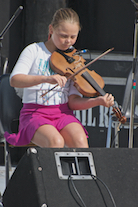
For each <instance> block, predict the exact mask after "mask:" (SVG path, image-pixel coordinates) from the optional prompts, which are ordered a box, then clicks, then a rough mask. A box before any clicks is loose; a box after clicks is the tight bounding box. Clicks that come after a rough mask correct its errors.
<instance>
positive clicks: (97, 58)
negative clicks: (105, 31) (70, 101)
mask: <svg viewBox="0 0 138 207" xmlns="http://www.w3.org/2000/svg"><path fill="white" fill-rule="evenodd" d="M112 50H114V48H110V49H108V50H106V51H105V52H104V53H102V54H101V55H99V56H98V57H96V58H95V59H93V60H92V61H90V62H89V63H87V64H86V65H85V66H84V67H82V68H81V69H80V70H78V71H77V72H75V73H73V74H72V75H70V76H69V77H68V78H67V80H68V79H71V78H73V77H74V76H75V75H77V74H78V73H80V72H81V71H82V70H84V69H85V68H87V67H88V66H89V65H91V64H92V63H94V62H96V61H97V60H99V59H100V58H101V57H103V56H104V55H106V54H108V53H109V52H111V51H112ZM57 86H58V84H56V85H55V86H54V87H53V88H51V89H50V90H48V91H47V92H45V93H44V94H42V95H41V96H40V97H43V96H45V95H46V94H47V93H49V92H50V91H52V90H53V89H55V88H56V87H57Z"/></svg>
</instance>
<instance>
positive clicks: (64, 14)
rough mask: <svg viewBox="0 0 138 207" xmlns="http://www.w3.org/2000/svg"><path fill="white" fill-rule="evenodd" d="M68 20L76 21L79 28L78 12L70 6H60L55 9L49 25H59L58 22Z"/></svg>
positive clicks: (54, 26)
mask: <svg viewBox="0 0 138 207" xmlns="http://www.w3.org/2000/svg"><path fill="white" fill-rule="evenodd" d="M62 21H68V22H71V23H77V24H78V26H79V30H81V25H80V20H79V16H78V14H77V13H76V12H75V11H74V10H73V9H71V8H61V9H59V10H57V11H56V12H55V14H54V16H53V19H52V22H51V25H52V26H53V28H56V27H58V26H59V24H60V22H62Z"/></svg>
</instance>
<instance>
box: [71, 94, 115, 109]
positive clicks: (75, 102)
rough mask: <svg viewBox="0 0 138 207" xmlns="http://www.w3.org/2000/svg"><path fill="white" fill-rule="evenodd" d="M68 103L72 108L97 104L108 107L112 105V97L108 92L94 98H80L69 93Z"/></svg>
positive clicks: (82, 107) (84, 107) (86, 107)
mask: <svg viewBox="0 0 138 207" xmlns="http://www.w3.org/2000/svg"><path fill="white" fill-rule="evenodd" d="M68 105H69V107H70V109H72V110H85V109H89V108H93V107H95V106H99V105H102V106H105V107H110V106H113V105H114V97H113V96H112V95H111V94H108V93H106V94H105V95H104V96H98V97H96V98H82V97H80V96H78V95H71V96H70V97H69V101H68Z"/></svg>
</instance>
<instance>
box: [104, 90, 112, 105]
mask: <svg viewBox="0 0 138 207" xmlns="http://www.w3.org/2000/svg"><path fill="white" fill-rule="evenodd" d="M102 105H103V106H105V107H111V106H113V105H114V97H113V96H112V94H108V93H106V94H105V95H104V96H103V104H102Z"/></svg>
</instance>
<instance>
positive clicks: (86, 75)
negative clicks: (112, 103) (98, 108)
mask: <svg viewBox="0 0 138 207" xmlns="http://www.w3.org/2000/svg"><path fill="white" fill-rule="evenodd" d="M81 76H82V77H83V78H84V79H85V80H86V81H87V82H88V83H89V84H90V85H91V86H92V87H93V88H94V89H95V90H96V91H97V92H99V93H100V94H101V95H102V96H104V95H105V94H106V92H105V91H104V90H103V89H102V88H101V87H100V86H99V85H98V83H97V82H96V81H95V80H94V79H93V78H92V76H90V75H89V73H88V72H87V71H85V72H84V73H82V75H81Z"/></svg>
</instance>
